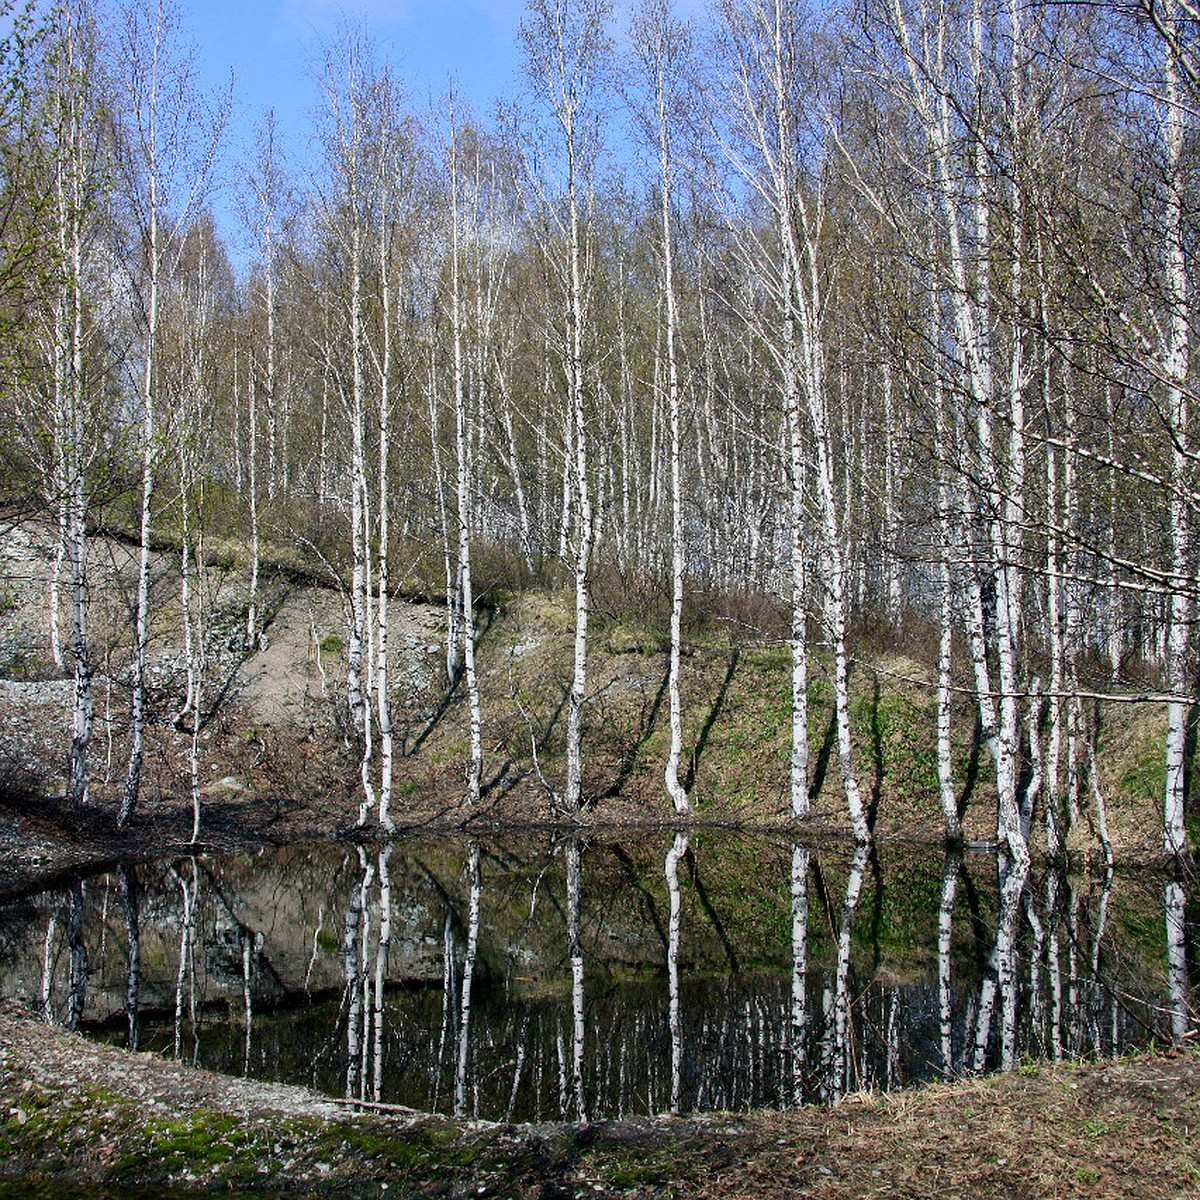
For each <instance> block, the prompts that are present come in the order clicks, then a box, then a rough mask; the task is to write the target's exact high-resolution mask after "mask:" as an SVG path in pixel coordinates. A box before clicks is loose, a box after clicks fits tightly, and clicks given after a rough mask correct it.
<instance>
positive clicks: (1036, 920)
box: [1022, 888, 1046, 1054]
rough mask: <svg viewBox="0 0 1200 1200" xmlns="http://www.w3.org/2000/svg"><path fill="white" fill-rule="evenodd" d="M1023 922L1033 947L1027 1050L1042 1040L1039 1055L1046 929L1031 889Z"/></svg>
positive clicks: (1042, 1049) (1043, 1019) (1043, 1021)
mask: <svg viewBox="0 0 1200 1200" xmlns="http://www.w3.org/2000/svg"><path fill="white" fill-rule="evenodd" d="M1022 907H1023V909H1024V911H1025V920H1026V921H1028V922H1029V928H1030V929H1031V930H1032V931H1033V946H1032V947H1031V949H1030V952H1029V995H1030V1022H1029V1024H1030V1027H1031V1030H1032V1031H1033V1032H1032V1034H1031V1036H1030V1042H1029V1050H1030V1051H1031V1052H1037V1051H1036V1050H1035V1047H1036V1046H1037V1042H1036V1041H1035V1037H1038V1038H1042V1042H1041V1046H1040V1047H1039V1049H1040V1052H1041V1053H1043V1054H1044V1053H1045V1039H1044V1037H1043V1034H1042V1031H1043V1030H1044V1029H1045V1027H1046V993H1045V988H1043V986H1042V960H1043V959H1044V957H1045V954H1046V927H1045V925H1044V924H1043V923H1042V919H1041V917H1039V916H1038V914H1037V909H1036V908H1035V907H1034V904H1033V889H1032V888H1026V889H1025V894H1024V903H1023V905H1022Z"/></svg>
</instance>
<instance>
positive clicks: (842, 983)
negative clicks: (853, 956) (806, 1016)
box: [829, 843, 868, 1100]
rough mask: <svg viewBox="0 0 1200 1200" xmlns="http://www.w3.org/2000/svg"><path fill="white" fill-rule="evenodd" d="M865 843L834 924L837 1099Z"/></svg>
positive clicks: (842, 1080) (845, 1052) (842, 1083)
mask: <svg viewBox="0 0 1200 1200" xmlns="http://www.w3.org/2000/svg"><path fill="white" fill-rule="evenodd" d="M867 854H868V846H867V845H866V844H865V843H859V845H858V848H857V849H856V850H855V851H854V858H853V860H852V861H851V863H850V878H849V879H848V880H847V882H846V899H845V901H844V903H843V904H842V919H841V921H840V922H839V924H838V952H837V973H836V975H835V977H834V992H833V1046H832V1051H833V1054H832V1057H833V1064H832V1070H831V1072H830V1076H829V1080H830V1093H831V1095H830V1098H831V1099H834V1100H836V1099H840V1098H841V1097H842V1096H843V1095H845V1093H846V1074H847V1071H846V1068H847V1062H848V1056H849V1053H850V935H851V933H852V932H853V930H854V912H855V910H856V909H857V908H858V896H859V893H860V892H861V891H862V880H863V872H864V871H865V870H866V867H867Z"/></svg>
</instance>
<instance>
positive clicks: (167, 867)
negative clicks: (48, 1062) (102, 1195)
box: [0, 834, 1197, 1120]
mask: <svg viewBox="0 0 1200 1200" xmlns="http://www.w3.org/2000/svg"><path fill="white" fill-rule="evenodd" d="M1195 901H1196V898H1195V896H1194V894H1191V893H1189V891H1188V889H1187V887H1185V886H1184V885H1183V884H1182V883H1179V882H1176V881H1173V880H1171V879H1168V878H1166V877H1164V876H1145V877H1142V876H1134V875H1124V874H1118V875H1113V874H1112V873H1111V872H1110V873H1104V872H1100V873H1098V874H1092V875H1086V876H1077V875H1063V874H1055V873H1050V874H1038V873H1036V872H1034V873H1029V874H1028V875H1026V876H1023V877H1021V876H1017V875H1015V874H1013V873H1011V872H1009V873H1007V874H1006V873H1005V869H1004V864H1003V863H998V862H997V861H996V860H995V859H994V858H991V859H989V858H986V857H978V856H968V857H967V858H965V859H959V858H957V857H951V858H948V859H947V858H943V857H942V856H940V855H933V854H927V855H924V856H922V855H921V854H918V853H915V852H913V851H911V850H901V849H898V848H895V847H888V846H882V847H880V848H878V850H877V851H876V852H875V853H873V854H871V855H867V854H866V853H865V852H862V853H858V854H852V853H851V852H850V851H849V850H845V849H835V850H830V849H822V850H820V851H818V850H815V849H809V848H806V847H803V846H793V845H791V844H787V843H781V842H776V841H770V840H762V839H732V838H730V837H728V836H724V835H712V834H703V835H701V834H696V835H693V836H692V837H691V838H690V839H688V838H685V837H682V836H678V837H673V836H672V835H670V834H663V835H661V836H660V835H637V836H636V837H635V838H632V839H631V840H629V841H627V842H624V843H620V842H606V841H602V840H596V841H593V842H591V843H588V844H584V843H581V842H579V841H576V840H571V839H563V838H559V839H552V838H550V837H546V838H544V839H542V840H540V841H538V840H531V839H526V840H524V841H515V840H506V841H497V842H487V841H479V842H467V841H461V842H455V841H444V840H443V841H413V840H408V841H401V842H398V843H396V844H395V845H393V846H391V847H384V848H382V849H380V848H371V849H359V848H357V847H353V846H351V847H348V848H347V847H345V846H328V845H322V846H306V847H290V848H287V849H284V850H280V851H274V852H270V853H262V854H257V855H252V856H240V857H227V858H205V857H196V858H191V857H180V858H175V859H173V860H171V861H166V862H161V863H156V864H153V865H150V866H146V865H139V866H136V867H127V868H121V869H120V870H118V871H114V872H112V873H110V874H103V875H95V876H91V877H88V878H83V879H79V880H75V881H72V882H70V883H68V884H65V885H62V886H60V887H58V888H57V889H56V890H53V891H48V892H45V893H42V894H39V895H31V896H26V897H24V898H22V899H20V900H19V901H13V902H10V903H9V904H7V905H5V906H3V907H0V993H2V994H3V995H5V996H8V997H18V998H20V999H22V1000H24V1001H25V1002H26V1003H29V1004H32V1005H34V1006H36V1007H38V1008H40V1009H42V1010H43V1011H45V1012H46V1013H47V1014H48V1015H49V1017H50V1018H51V1019H52V1020H55V1021H59V1022H62V1023H64V1024H68V1025H79V1026H80V1027H82V1028H83V1029H85V1030H87V1031H89V1032H92V1033H95V1034H96V1035H98V1036H102V1037H107V1038H109V1039H110V1040H113V1041H116V1042H118V1043H122V1044H134V1045H137V1046H139V1047H140V1048H142V1049H151V1050H156V1051H158V1052H160V1053H164V1054H166V1055H168V1056H174V1057H179V1058H181V1059H185V1060H187V1061H189V1062H194V1063H197V1064H199V1065H202V1066H205V1067H210V1068H214V1069H216V1070H220V1071H225V1072H230V1073H233V1074H248V1075H251V1076H254V1077H257V1078H263V1079H272V1080H286V1081H291V1082H296V1083H304V1084H308V1085H310V1086H313V1087H315V1088H317V1089H319V1090H321V1091H325V1092H328V1093H331V1094H334V1095H347V1094H349V1095H354V1096H358V1097H362V1098H366V1099H371V1100H380V1101H384V1102H388V1103H399V1104H405V1105H410V1106H412V1107H415V1108H421V1109H428V1110H439V1111H443V1112H455V1113H458V1114H461V1115H471V1116H479V1117H484V1118H489V1119H505V1118H509V1119H515V1120H540V1119H559V1118H565V1119H569V1120H575V1119H579V1118H580V1117H584V1116H586V1117H587V1118H597V1117H605V1116H619V1115H628V1114H639V1113H653V1112H662V1111H667V1110H671V1109H675V1110H679V1111H694V1110H721V1109H740V1108H746V1107H752V1106H753V1107H758V1106H767V1107H779V1106H790V1105H793V1104H797V1103H803V1102H807V1101H813V1100H817V1101H822V1100H825V1101H827V1100H834V1099H836V1098H838V1097H839V1096H841V1095H843V1094H844V1093H845V1092H847V1091H850V1090H854V1089H859V1088H864V1087H871V1088H884V1089H887V1088H895V1087H902V1086H905V1085H910V1084H913V1083H916V1082H918V1081H921V1080H925V1079H930V1078H939V1077H945V1076H953V1075H961V1074H967V1073H974V1072H978V1071H984V1070H994V1069H1014V1068H1016V1067H1017V1066H1018V1065H1020V1064H1021V1063H1023V1062H1025V1061H1032V1060H1037V1059H1042V1058H1060V1057H1067V1056H1081V1055H1111V1054H1118V1053H1122V1052H1124V1051H1127V1050H1131V1049H1135V1048H1138V1047H1141V1046H1144V1045H1146V1044H1147V1043H1148V1042H1150V1041H1151V1040H1152V1039H1156V1040H1158V1041H1160V1042H1161V1041H1166V1040H1170V1039H1171V1038H1172V1037H1178V1036H1182V1035H1184V1034H1185V1033H1187V1032H1189V1031H1190V1030H1191V1029H1193V1028H1194V1024H1195V1010H1194V1007H1193V1004H1192V1001H1193V1000H1194V995H1195V994H1194V990H1193V989H1194V985H1195V978H1194V974H1195V968H1194V963H1195V962H1196V944H1195V943H1196V929H1197V921H1196V917H1197V913H1196V902H1195Z"/></svg>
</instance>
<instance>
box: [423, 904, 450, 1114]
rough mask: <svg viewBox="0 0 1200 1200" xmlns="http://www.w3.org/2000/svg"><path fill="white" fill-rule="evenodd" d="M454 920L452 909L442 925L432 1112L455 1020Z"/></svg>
mask: <svg viewBox="0 0 1200 1200" xmlns="http://www.w3.org/2000/svg"><path fill="white" fill-rule="evenodd" d="M454 953H455V952H454V921H453V914H452V913H451V912H450V909H449V908H447V909H446V920H445V922H444V923H443V926H442V1031H441V1033H440V1035H439V1036H438V1052H437V1062H436V1063H434V1066H433V1100H432V1102H431V1103H430V1105H429V1110H430V1112H437V1106H438V1100H439V1099H440V1098H441V1094H442V1063H444V1062H445V1061H446V1042H447V1041H448V1040H449V1038H450V1027H451V1024H452V1023H453V1020H454V967H455V959H454Z"/></svg>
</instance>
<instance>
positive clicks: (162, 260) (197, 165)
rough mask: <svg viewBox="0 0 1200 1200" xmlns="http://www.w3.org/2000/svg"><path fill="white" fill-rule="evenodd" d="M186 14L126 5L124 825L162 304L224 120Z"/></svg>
mask: <svg viewBox="0 0 1200 1200" xmlns="http://www.w3.org/2000/svg"><path fill="white" fill-rule="evenodd" d="M177 24H178V16H177V13H176V11H175V10H174V9H173V8H172V7H171V6H170V5H169V4H168V3H167V0H157V2H156V3H149V2H148V3H147V4H146V5H144V6H140V5H135V6H132V7H130V8H128V9H126V10H125V12H124V13H123V21H122V25H121V29H120V34H119V44H118V54H119V56H120V66H121V70H122V72H123V83H124V87H125V95H126V108H125V110H124V111H123V112H122V113H121V121H120V132H119V143H118V144H119V148H120V155H121V165H122V169H123V175H124V185H125V193H126V202H127V203H128V205H129V209H130V212H131V214H132V219H133V222H134V228H135V230H136V233H137V235H138V240H139V243H140V248H141V261H140V263H139V268H140V270H139V273H138V276H137V279H136V284H137V287H138V291H139V299H140V314H139V316H140V322H139V324H140V328H139V340H140V347H139V351H140V356H141V363H140V376H141V379H140V388H139V397H138V399H139V402H140V406H141V428H140V432H139V437H138V443H139V453H140V455H141V497H140V506H139V507H140V513H139V531H138V543H139V554H138V573H137V590H136V597H135V600H134V609H133V624H134V658H133V672H132V675H133V680H132V693H131V710H130V731H131V744H130V751H129V767H128V771H127V773H126V780H125V790H124V794H123V796H122V800H121V806H120V811H119V813H118V818H117V821H118V824H119V825H120V826H122V827H123V826H125V825H127V824H128V822H129V819H130V817H132V815H133V812H134V808H135V807H136V805H137V801H138V795H139V793H140V791H141V783H142V758H143V754H144V750H145V736H146V682H147V676H146V667H147V646H148V642H149V636H150V623H149V622H150V556H151V526H152V522H153V513H154V507H153V506H154V496H155V486H156V483H157V480H158V471H159V461H160V456H161V449H162V436H161V428H160V413H159V394H158V393H159V381H158V377H157V365H158V361H157V360H158V355H159V350H160V346H159V340H160V336H161V329H160V310H161V305H162V290H163V287H164V279H165V276H166V274H167V269H168V263H169V258H170V256H171V255H172V254H174V253H176V252H177V250H178V248H179V246H180V244H181V238H180V236H179V234H180V231H181V230H182V229H183V228H186V227H187V226H188V225H189V224H190V223H191V222H192V220H194V218H195V216H196V214H197V212H198V211H199V209H200V206H201V204H202V203H203V199H204V196H205V192H206V189H207V186H208V182H209V176H210V173H211V170H212V166H213V161H214V158H215V155H216V151H217V145H218V139H219V136H220V133H221V131H222V129H223V125H224V112H223V110H222V109H221V108H219V107H218V108H217V109H215V110H214V109H212V108H211V107H210V106H209V104H208V103H207V102H206V101H205V100H203V99H202V98H201V97H200V96H199V94H198V93H197V91H196V88H195V73H194V67H193V64H192V63H191V61H190V59H188V58H187V57H186V55H184V54H182V53H181V52H180V50H179V48H178V43H177V41H176V28H177Z"/></svg>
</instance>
